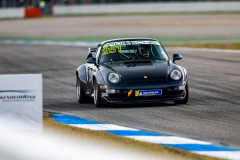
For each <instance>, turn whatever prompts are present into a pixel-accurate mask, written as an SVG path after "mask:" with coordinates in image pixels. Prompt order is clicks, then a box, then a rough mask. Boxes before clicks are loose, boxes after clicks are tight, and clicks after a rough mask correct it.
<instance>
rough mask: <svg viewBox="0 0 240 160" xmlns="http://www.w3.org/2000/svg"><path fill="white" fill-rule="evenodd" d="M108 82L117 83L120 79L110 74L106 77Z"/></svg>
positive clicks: (116, 75)
mask: <svg viewBox="0 0 240 160" xmlns="http://www.w3.org/2000/svg"><path fill="white" fill-rule="evenodd" d="M108 80H109V82H111V83H118V82H119V81H120V77H119V75H118V74H116V73H110V74H109V75H108Z"/></svg>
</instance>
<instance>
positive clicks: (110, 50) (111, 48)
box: [102, 45, 121, 55]
mask: <svg viewBox="0 0 240 160" xmlns="http://www.w3.org/2000/svg"><path fill="white" fill-rule="evenodd" d="M117 49H118V51H119V52H121V45H119V46H109V47H105V45H104V48H103V49H102V51H103V52H102V55H106V54H109V53H116V52H117Z"/></svg>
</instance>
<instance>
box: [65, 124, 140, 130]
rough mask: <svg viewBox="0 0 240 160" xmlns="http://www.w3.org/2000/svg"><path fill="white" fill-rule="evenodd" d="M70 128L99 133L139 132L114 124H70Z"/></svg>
mask: <svg viewBox="0 0 240 160" xmlns="http://www.w3.org/2000/svg"><path fill="white" fill-rule="evenodd" d="M69 125H70V126H74V127H78V128H84V129H90V130H97V131H108V130H130V131H138V130H137V129H133V128H128V127H123V126H118V125H114V124H69Z"/></svg>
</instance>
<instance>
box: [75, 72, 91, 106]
mask: <svg viewBox="0 0 240 160" xmlns="http://www.w3.org/2000/svg"><path fill="white" fill-rule="evenodd" d="M76 95H77V100H78V103H84V102H87V101H88V99H89V97H87V96H86V94H85V92H84V90H83V88H82V86H81V83H80V79H79V77H77V81H76Z"/></svg>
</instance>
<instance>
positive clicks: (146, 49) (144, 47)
mask: <svg viewBox="0 0 240 160" xmlns="http://www.w3.org/2000/svg"><path fill="white" fill-rule="evenodd" d="M141 50H142V56H149V55H150V51H151V45H142V47H141Z"/></svg>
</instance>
